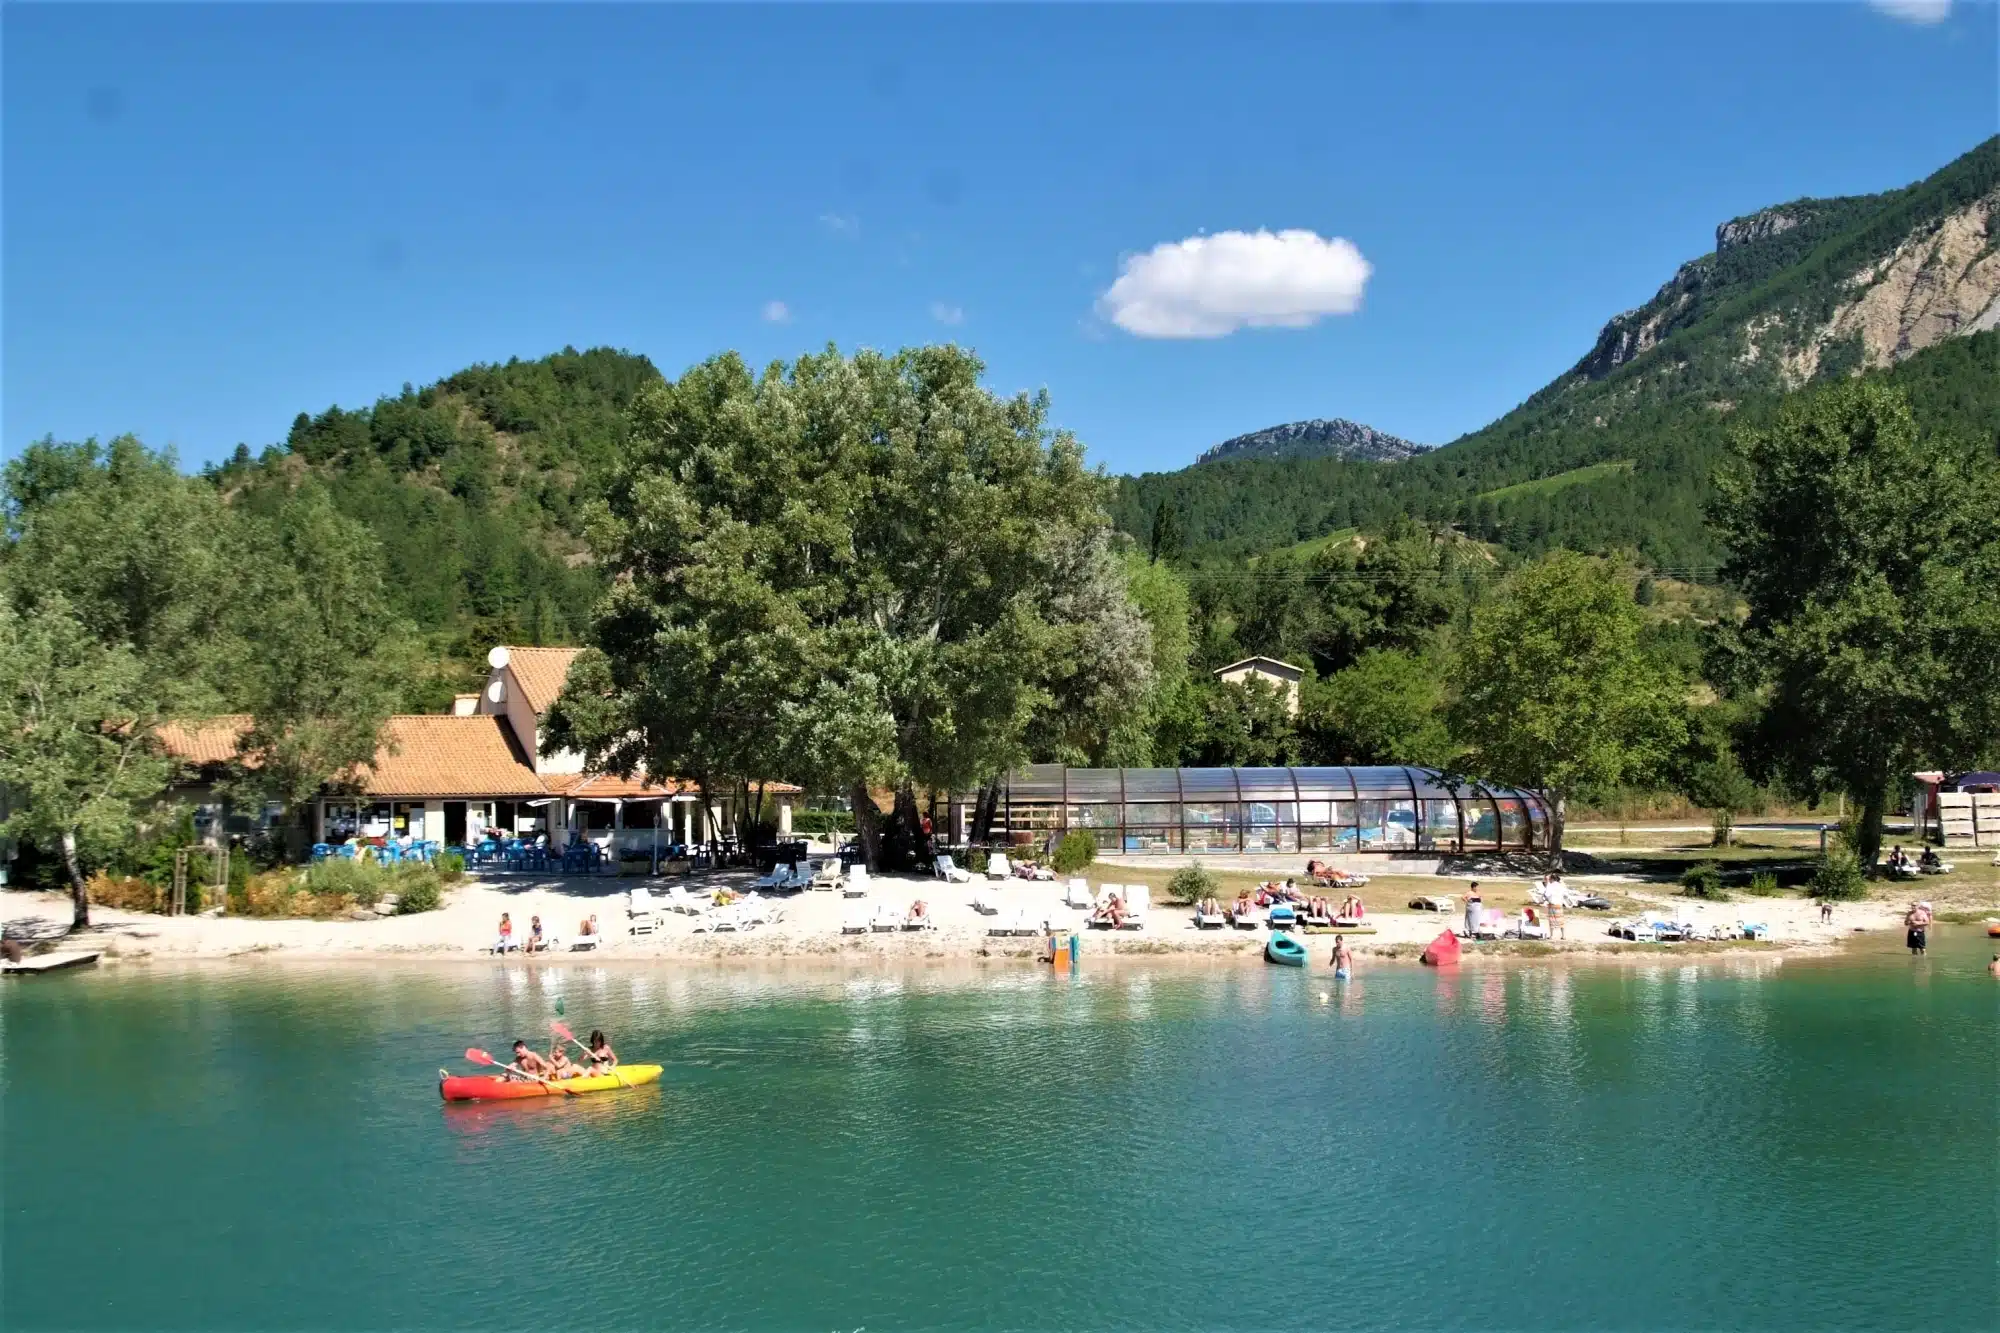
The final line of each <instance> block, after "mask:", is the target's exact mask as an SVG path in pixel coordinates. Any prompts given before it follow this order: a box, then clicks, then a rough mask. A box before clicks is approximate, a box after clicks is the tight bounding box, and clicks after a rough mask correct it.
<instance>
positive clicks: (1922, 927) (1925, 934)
mask: <svg viewBox="0 0 2000 1333" xmlns="http://www.w3.org/2000/svg"><path fill="white" fill-rule="evenodd" d="M1903 927H1904V930H1905V932H1906V933H1905V934H1904V936H1903V942H1904V943H1905V944H1907V945H1909V946H1910V956H1911V957H1912V958H1920V957H1922V956H1923V955H1924V954H1925V953H1926V952H1928V951H1929V949H1930V929H1931V914H1930V910H1929V908H1928V907H1927V906H1926V905H1925V904H1924V903H1911V904H1910V911H1909V914H1908V915H1906V916H1905V917H1904V918H1903Z"/></svg>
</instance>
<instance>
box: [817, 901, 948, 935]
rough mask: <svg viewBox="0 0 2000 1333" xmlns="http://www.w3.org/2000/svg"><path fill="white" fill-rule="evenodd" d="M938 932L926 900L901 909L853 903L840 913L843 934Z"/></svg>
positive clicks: (880, 903) (884, 904)
mask: <svg viewBox="0 0 2000 1333" xmlns="http://www.w3.org/2000/svg"><path fill="white" fill-rule="evenodd" d="M936 929H937V922H936V921H935V920H934V919H933V918H932V916H931V914H930V911H929V909H928V908H927V907H926V906H925V905H924V904H923V903H922V901H918V902H914V903H911V904H910V905H909V906H908V907H907V908H901V909H898V908H896V907H894V906H892V905H891V904H889V903H886V902H878V903H867V902H860V903H850V904H848V905H847V906H846V908H845V909H843V910H842V912H841V914H840V931H841V934H843V935H867V934H871V933H874V932H883V933H889V932H895V931H904V930H936Z"/></svg>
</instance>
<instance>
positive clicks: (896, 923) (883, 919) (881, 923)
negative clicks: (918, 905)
mask: <svg viewBox="0 0 2000 1333" xmlns="http://www.w3.org/2000/svg"><path fill="white" fill-rule="evenodd" d="M902 928H903V914H902V913H901V912H898V911H897V910H896V909H895V908H893V907H891V906H889V904H887V903H876V904H875V912H874V915H872V916H871V917H869V918H868V929H870V930H901V929H902Z"/></svg>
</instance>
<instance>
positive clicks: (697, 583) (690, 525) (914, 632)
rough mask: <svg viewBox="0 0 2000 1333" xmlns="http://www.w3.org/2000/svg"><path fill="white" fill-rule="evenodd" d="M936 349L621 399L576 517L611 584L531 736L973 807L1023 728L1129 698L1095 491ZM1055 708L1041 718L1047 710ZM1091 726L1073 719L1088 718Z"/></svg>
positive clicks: (1102, 490)
mask: <svg viewBox="0 0 2000 1333" xmlns="http://www.w3.org/2000/svg"><path fill="white" fill-rule="evenodd" d="M982 369H983V367H982V366H981V364H980V363H979V361H978V360H977V359H975V358H974V357H972V356H971V355H969V354H967V353H966V352H963V351H961V350H959V349H957V348H953V347H925V348H917V349H912V350H907V351H904V352H901V353H898V354H896V355H893V356H885V355H880V354H877V353H873V352H862V353H860V354H858V355H855V356H853V357H845V356H842V355H841V354H839V353H838V352H837V351H835V350H833V349H831V348H829V349H828V350H827V351H826V352H825V353H823V354H820V355H817V356H803V357H800V358H799V359H798V360H797V361H796V362H793V363H791V364H790V365H785V364H774V365H772V366H771V367H769V368H768V369H767V370H766V371H765V372H764V373H763V374H761V375H753V374H752V373H751V371H750V370H749V369H748V367H746V366H745V365H744V364H743V362H742V361H741V360H740V359H738V358H737V357H735V356H734V355H729V356H723V357H719V358H716V359H714V360H711V361H709V362H706V363H704V364H703V365H700V366H697V367H695V368H694V369H692V370H690V371H689V372H688V373H687V374H686V375H684V376H682V377H681V379H679V380H678V381H675V382H673V383H671V384H661V385H658V386H656V387H654V388H651V389H648V390H646V391H645V392H643V393H642V394H641V395H640V396H639V399H638V402H637V403H636V405H635V407H634V409H633V414H632V423H631V432H630V440H629V444H628V447H627V450H626V454H625V459H624V462H623V464H622V466H621V468H620V470H619V471H618V473H617V474H616V475H615V476H614V477H613V479H612V481H611V483H610V485H609V489H608V499H607V502H606V504H605V506H604V507H603V509H602V511H601V512H600V514H599V515H598V518H597V520H596V522H595V523H594V525H593V540H594V542H595V543H596V545H597V546H598V548H599V552H600V555H601V557H602V559H603V561H604V563H605V565H606V566H607V568H608V569H609V571H610V572H611V574H612V575H613V581H612V586H611V590H610V592H609V593H608V595H607V596H606V598H605V600H604V603H603V605H602V606H601V608H600V611H599V615H598V617H597V620H596V623H595V628H594V632H593V637H594V639H595V640H596V645H597V647H598V648H599V650H600V652H601V656H600V657H595V658H592V659H591V660H590V662H589V664H588V665H586V666H584V667H583V669H582V670H580V671H579V672H578V673H576V674H575V675H573V676H572V677H571V681H570V685H569V687H568V690H567V691H566V693H565V696H564V698H563V699H562V700H561V701H560V702H559V704H558V706H557V709H556V711H555V716H554V717H552V719H551V726H550V733H551V741H550V743H551V744H562V745H569V746H574V747H576V748H579V749H581V750H582V751H583V752H584V753H585V754H586V756H588V757H589V759H590V760H591V761H592V762H594V763H597V764H602V765H604V766H605V767H607V768H610V769H612V770H614V771H621V772H629V771H632V770H633V769H635V768H638V767H641V766H643V767H644V768H645V769H646V770H647V771H649V772H653V773H656V774H678V775H681V776H685V777H690V778H694V779H696V780H698V781H700V782H701V783H702V784H703V785H704V786H709V785H713V784H717V783H720V782H725V781H727V782H732V783H733V782H740V781H743V780H746V779H751V780H754V779H756V778H759V777H766V776H773V775H778V776H786V777H790V778H793V779H794V780H799V781H804V782H806V783H807V784H808V785H811V786H813V787H816V788H818V789H820V790H838V791H846V792H849V793H851V794H852V796H853V797H854V801H855V806H856V809H857V812H858V814H859V815H860V816H861V818H860V832H861V835H862V839H863V844H864V847H865V848H866V849H867V851H868V853H869V856H870V859H871V860H874V859H875V858H876V857H877V855H878V854H879V843H878V829H877V827H876V821H875V819H874V817H873V811H874V804H873V801H872V800H871V799H870V798H869V792H870V789H871V788H874V787H882V786H886V787H889V788H891V789H893V790H894V791H896V792H897V793H898V807H897V808H898V813H899V819H898V824H899V825H902V826H905V827H904V836H903V837H902V838H900V839H899V840H898V843H899V845H900V846H908V845H911V844H913V843H914V837H912V836H910V834H909V830H908V828H907V825H909V824H912V823H914V820H915V816H916V808H915V801H914V797H913V791H914V788H915V787H917V786H925V787H930V788H933V789H940V788H957V789H961V790H964V789H971V788H973V787H975V786H977V785H979V784H981V783H984V782H986V781H987V780H988V779H989V778H990V777H991V776H992V775H993V774H995V773H997V772H1000V771H1002V770H1004V769H1005V768H1007V767H1008V766H1010V765H1013V764H1015V763H1018V762H1020V761H1021V760H1023V759H1025V758H1027V757H1028V755H1029V753H1030V746H1031V743H1032V738H1033V737H1037V736H1038V737H1040V738H1041V740H1042V741H1043V743H1045V744H1050V745H1054V746H1057V747H1059V748H1061V749H1063V750H1064V751H1065V752H1070V751H1072V750H1080V751H1083V752H1090V751H1091V750H1092V748H1093V746H1094V745H1095V744H1096V741H1095V740H1094V739H1093V738H1092V737H1090V736H1087V735H1086V736H1079V735H1078V725H1079V724H1078V721H1077V719H1079V718H1082V719H1089V718H1096V719H1101V720H1102V721H1103V722H1104V723H1105V724H1106V725H1108V723H1109V721H1110V720H1111V719H1112V718H1114V717H1115V715H1116V713H1117V712H1118V711H1119V710H1120V709H1121V708H1125V707H1129V706H1130V704H1132V703H1134V702H1136V701H1137V699H1138V698H1139V697H1140V695H1141V694H1142V693H1143V690H1144V687H1145V684H1146V681H1147V678H1148V676H1149V674H1150V673H1149V662H1148V658H1149V654H1150V646H1149V642H1148V638H1147V635H1146V632H1145V625H1144V622H1143V621H1142V620H1141V619H1139V617H1138V616H1136V615H1135V614H1133V612H1132V611H1131V608H1130V605H1129V600H1128V599H1127V598H1126V596H1125V593H1124V583H1123V580H1122V579H1120V578H1118V577H1117V574H1118V571H1117V567H1116V565H1115V563H1114V562H1111V561H1110V560H1109V559H1108V558H1107V556H1106V553H1105V551H1104V546H1103V536H1104V531H1105V528H1106V520H1105V518H1104V515H1103V502H1104V499H1105V496H1106V491H1107V483H1106V482H1105V480H1104V479H1103V478H1102V477H1101V476H1099V475H1097V474H1094V473H1092V472H1090V471H1088V470H1087V469H1086V468H1085V467H1084V464H1083V452H1082V449H1081V448H1080V447H1079V446H1078V445H1077V444H1076V442H1075V441H1074V440H1072V439H1071V438H1070V437H1068V436H1067V435H1063V434H1059V433H1053V432H1051V431H1050V429H1049V427H1048V421H1047V419H1048V404H1047V401H1046V399H1045V398H1039V397H1033V398H1031V397H1029V396H1027V395H1020V396H1017V397H1014V398H1011V399H1003V398H998V397H996V396H994V395H993V394H991V393H989V392H987V391H986V390H985V389H983V388H982V387H980V384H979V375H980V373H981V371H982ZM1059 714H1067V715H1066V716H1062V717H1061V718H1060V720H1056V719H1057V715H1059ZM1082 725H1083V729H1084V730H1086V731H1087V730H1089V727H1090V725H1091V724H1089V723H1087V722H1085V723H1083V724H1082Z"/></svg>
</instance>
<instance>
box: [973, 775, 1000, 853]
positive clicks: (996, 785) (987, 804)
mask: <svg viewBox="0 0 2000 1333" xmlns="http://www.w3.org/2000/svg"><path fill="white" fill-rule="evenodd" d="M999 811H1000V779H998V778H995V779H993V781H991V782H989V783H987V784H986V785H985V786H984V787H981V788H980V789H979V799H978V800H977V801H975V802H973V805H972V844H973V846H975V847H977V846H981V845H983V844H984V843H985V842H986V841H987V840H988V839H989V838H991V837H992V836H993V816H994V815H996V814H998V813H999Z"/></svg>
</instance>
